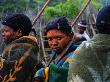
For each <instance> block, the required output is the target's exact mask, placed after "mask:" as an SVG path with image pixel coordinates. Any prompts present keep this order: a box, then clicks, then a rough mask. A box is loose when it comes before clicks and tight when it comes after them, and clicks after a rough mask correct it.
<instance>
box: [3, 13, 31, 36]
mask: <svg viewBox="0 0 110 82" xmlns="http://www.w3.org/2000/svg"><path fill="white" fill-rule="evenodd" d="M2 24H3V25H6V26H10V27H11V28H12V29H13V30H14V31H18V30H21V31H22V33H23V35H29V33H30V31H31V29H32V23H31V21H30V19H29V18H28V17H27V16H26V15H24V14H21V13H18V14H13V15H9V16H6V17H5V18H4V20H3V21H2Z"/></svg>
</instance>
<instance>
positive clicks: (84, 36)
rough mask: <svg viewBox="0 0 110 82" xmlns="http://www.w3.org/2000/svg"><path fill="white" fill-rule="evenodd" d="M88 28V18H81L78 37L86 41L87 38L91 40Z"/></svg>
mask: <svg viewBox="0 0 110 82" xmlns="http://www.w3.org/2000/svg"><path fill="white" fill-rule="evenodd" d="M86 28H88V25H87V22H86V20H81V21H80V22H79V23H78V29H77V33H76V35H77V37H79V38H80V40H82V41H85V40H90V38H89V36H88V35H87V33H86V32H85V31H86Z"/></svg>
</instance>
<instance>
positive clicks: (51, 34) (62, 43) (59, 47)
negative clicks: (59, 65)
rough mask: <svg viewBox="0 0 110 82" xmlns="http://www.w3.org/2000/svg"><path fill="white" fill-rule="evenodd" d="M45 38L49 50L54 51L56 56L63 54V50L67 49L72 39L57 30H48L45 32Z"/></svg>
mask: <svg viewBox="0 0 110 82" xmlns="http://www.w3.org/2000/svg"><path fill="white" fill-rule="evenodd" d="M47 38H48V43H49V46H50V48H51V50H54V51H55V52H56V53H58V54H61V53H62V52H63V50H64V49H65V48H66V47H67V45H68V43H69V42H70V40H71V39H72V37H70V36H68V35H66V34H65V33H63V32H61V31H59V30H57V29H52V30H49V31H48V32H47Z"/></svg>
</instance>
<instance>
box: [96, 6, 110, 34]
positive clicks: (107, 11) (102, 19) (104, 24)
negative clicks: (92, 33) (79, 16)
mask: <svg viewBox="0 0 110 82" xmlns="http://www.w3.org/2000/svg"><path fill="white" fill-rule="evenodd" d="M96 28H97V31H98V32H99V33H102V34H110V5H108V6H105V7H103V8H102V9H101V10H100V11H99V13H98V15H97V19H96Z"/></svg>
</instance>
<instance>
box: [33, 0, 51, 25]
mask: <svg viewBox="0 0 110 82" xmlns="http://www.w3.org/2000/svg"><path fill="white" fill-rule="evenodd" d="M49 2H50V0H47V1H46V3H45V4H44V6H43V8H42V9H41V11H40V12H39V14H38V15H37V17H36V18H35V19H34V20H33V23H32V26H34V25H35V23H36V22H37V20H38V19H39V17H40V16H41V15H42V13H43V11H44V10H45V8H46V6H47V5H48V3H49Z"/></svg>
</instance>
